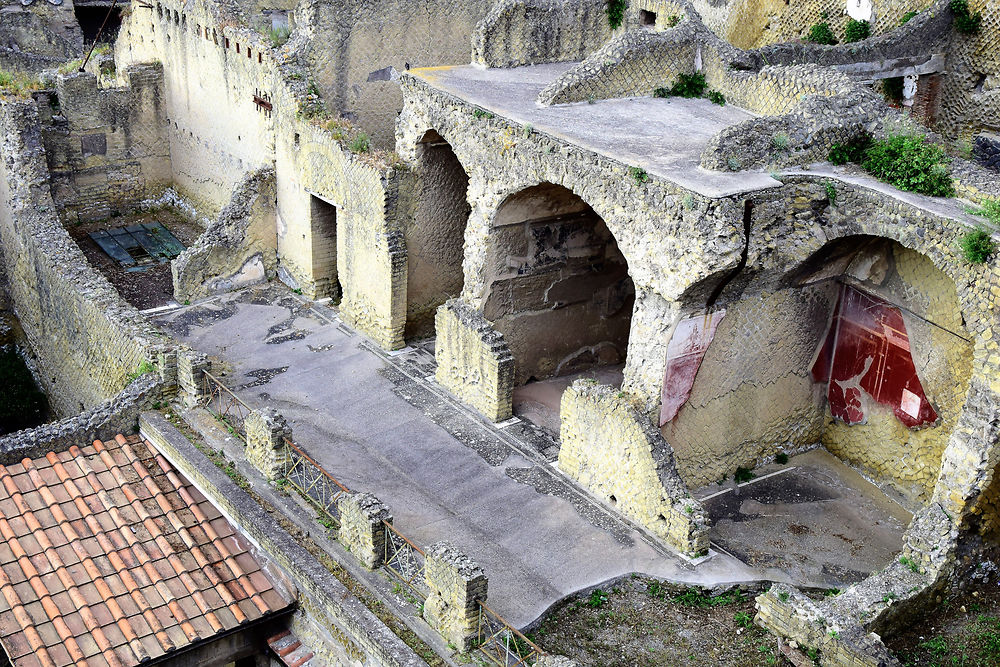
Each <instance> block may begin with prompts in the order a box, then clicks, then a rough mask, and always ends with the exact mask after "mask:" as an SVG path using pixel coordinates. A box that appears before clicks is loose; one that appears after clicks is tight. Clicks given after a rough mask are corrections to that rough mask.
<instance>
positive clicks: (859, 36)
mask: <svg viewBox="0 0 1000 667" xmlns="http://www.w3.org/2000/svg"><path fill="white" fill-rule="evenodd" d="M871 34H872V24H871V23H869V22H868V21H855V20H854V19H851V20H850V21H848V22H847V27H845V28H844V41H845V42H847V43H848V44H850V43H851V42H860V41H861V40H863V39H868V38H869V37H871Z"/></svg>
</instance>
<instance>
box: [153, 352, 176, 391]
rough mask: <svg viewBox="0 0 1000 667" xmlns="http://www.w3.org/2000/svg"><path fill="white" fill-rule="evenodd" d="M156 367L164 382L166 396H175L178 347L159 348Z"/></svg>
mask: <svg viewBox="0 0 1000 667" xmlns="http://www.w3.org/2000/svg"><path fill="white" fill-rule="evenodd" d="M156 368H157V370H158V371H159V373H160V380H161V381H162V382H163V396H164V398H167V399H170V398H173V397H174V396H176V395H177V349H176V348H172V347H170V348H163V349H160V350H158V351H157V353H156Z"/></svg>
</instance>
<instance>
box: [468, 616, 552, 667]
mask: <svg viewBox="0 0 1000 667" xmlns="http://www.w3.org/2000/svg"><path fill="white" fill-rule="evenodd" d="M476 650H477V651H479V652H480V653H482V654H483V655H484V656H485V657H486V658H487V659H488V660H489V661H490V662H491V663H493V664H494V665H502V667H518V666H519V665H533V664H534V663H535V661H536V660H538V658H540V657H542V656H543V655H545V651H543V650H542V649H540V648H539V647H538V646H537V645H535V643H534V642H533V641H531V640H530V639H528V638H527V637H525V636H524V635H523V634H521V633H520V632H519V631H518V630H517V629H516V628H515V627H514V626H512V625H511V624H510V623H508V622H507V621H505V620H504V618H503V617H502V616H501V615H500V614H498V613H496V612H495V611H493V610H492V609H490V608H489V607H487V606H486V603H484V602H483V601H482V600H480V601H479V630H478V634H477V637H476Z"/></svg>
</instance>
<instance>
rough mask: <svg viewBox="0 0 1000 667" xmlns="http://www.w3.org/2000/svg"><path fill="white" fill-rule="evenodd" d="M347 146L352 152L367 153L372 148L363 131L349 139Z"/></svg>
mask: <svg viewBox="0 0 1000 667" xmlns="http://www.w3.org/2000/svg"><path fill="white" fill-rule="evenodd" d="M349 148H350V149H351V152H353V153H367V152H368V151H370V150H371V148H372V142H371V139H369V138H368V135H367V134H366V133H365V132H360V133H358V135H357V136H356V137H354V139H352V140H351V145H350V146H349Z"/></svg>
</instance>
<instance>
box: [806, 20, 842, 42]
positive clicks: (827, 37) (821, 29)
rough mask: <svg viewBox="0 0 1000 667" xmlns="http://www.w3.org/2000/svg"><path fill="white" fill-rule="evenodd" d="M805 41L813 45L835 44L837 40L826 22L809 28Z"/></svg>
mask: <svg viewBox="0 0 1000 667" xmlns="http://www.w3.org/2000/svg"><path fill="white" fill-rule="evenodd" d="M806 40H807V41H810V42H812V43H813V44H836V43H837V38H836V37H834V36H833V31H832V30H830V24H829V23H827V22H826V21H824V22H822V23H816V24H813V26H812V27H811V28H809V36H808V37H806Z"/></svg>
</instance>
